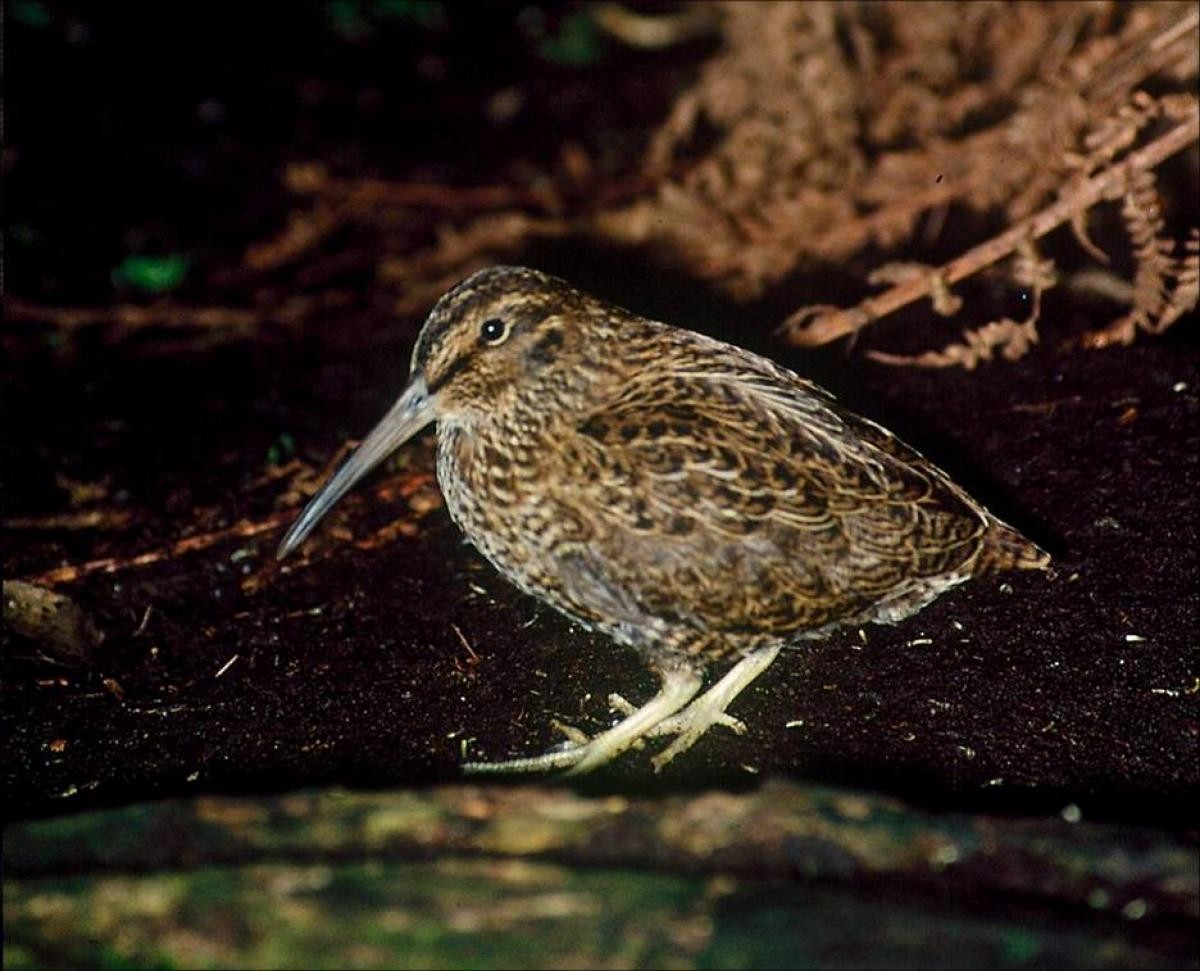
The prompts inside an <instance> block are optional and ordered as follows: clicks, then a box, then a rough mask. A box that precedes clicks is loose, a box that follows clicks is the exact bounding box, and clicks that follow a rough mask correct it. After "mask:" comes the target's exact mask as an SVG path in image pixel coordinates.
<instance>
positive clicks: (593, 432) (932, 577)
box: [279, 267, 1048, 772]
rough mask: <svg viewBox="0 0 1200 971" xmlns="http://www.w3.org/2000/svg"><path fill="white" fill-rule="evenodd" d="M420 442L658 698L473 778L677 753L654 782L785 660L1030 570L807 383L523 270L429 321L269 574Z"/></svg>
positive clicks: (1014, 536) (503, 541) (894, 449)
mask: <svg viewBox="0 0 1200 971" xmlns="http://www.w3.org/2000/svg"><path fill="white" fill-rule="evenodd" d="M434 421H436V422H437V424H438V442H437V446H438V447H437V456H438V458H437V474H438V481H439V483H440V484H441V488H442V491H443V493H444V494H445V498H446V505H447V508H448V509H449V511H450V515H451V517H452V518H453V519H454V521H455V522H456V523H457V524H458V526H459V527H460V528H461V529H462V531H463V532H464V533H465V534H466V535H467V537H468V538H469V539H470V540H471V542H472V543H474V544H475V546H476V547H478V549H479V550H480V552H482V553H483V555H484V556H486V557H487V558H488V559H489V560H490V561H491V562H492V564H494V565H495V567H496V569H498V570H499V571H500V573H501V574H503V575H504V576H505V577H507V578H508V579H509V580H511V581H512V582H513V583H515V584H516V585H517V586H518V587H520V588H521V589H522V590H524V591H525V592H526V593H529V594H532V595H533V596H535V597H538V598H540V599H541V600H543V601H545V602H546V603H548V604H550V605H551V606H553V607H555V608H557V609H558V610H559V611H561V612H562V613H564V614H566V615H567V616H568V617H570V618H571V619H573V620H575V621H577V622H578V623H580V624H582V625H584V626H586V627H589V628H592V629H595V630H599V631H603V632H604V633H605V634H607V635H609V636H610V637H611V638H612V639H613V640H615V641H617V642H618V643H620V644H623V645H625V646H627V647H631V648H633V649H634V650H635V651H637V652H638V653H639V655H640V656H641V658H642V660H643V661H644V662H645V663H646V664H647V665H649V666H650V668H652V669H653V670H654V672H655V673H656V674H657V675H658V677H659V679H660V681H661V687H660V690H659V692H658V694H656V695H655V696H654V697H653V698H652V699H651V700H650V701H648V702H647V703H646V704H644V705H642V706H641V707H640V708H635V707H634V706H632V705H629V704H628V703H625V702H624V701H623V700H622V699H620V698H619V697H617V698H615V699H614V701H615V702H616V704H617V705H618V707H620V708H621V710H622V711H623V712H624V714H625V717H624V719H623V720H622V721H620V722H619V723H618V724H616V725H615V726H614V727H613V728H611V729H609V730H607V731H605V732H603V733H601V734H599V735H596V736H595V737H593V738H591V739H590V740H586V741H583V742H579V743H577V744H575V745H574V746H572V747H570V748H565V749H561V750H554V751H551V752H549V753H547V754H545V755H541V756H535V757H532V758H522V759H515V760H512V761H507V762H495V763H468V764H467V765H466V766H465V768H466V769H467V770H469V771H489V772H490V771H501V772H512V771H539V770H546V769H559V768H569V769H570V770H571V771H572V772H584V771H588V770H590V769H594V768H596V767H597V766H599V765H602V764H603V763H605V762H607V761H609V760H610V759H612V758H614V757H615V756H616V755H618V754H619V753H620V752H622V751H624V750H625V749H627V748H628V747H629V746H630V745H632V744H633V743H634V742H636V741H637V740H638V739H641V738H643V737H647V736H656V735H674V739H673V741H672V742H671V743H670V745H668V746H667V747H666V748H665V749H664V750H663V751H662V753H661V754H659V755H658V756H657V758H655V759H654V765H655V768H661V767H662V766H663V765H665V764H666V763H667V762H669V761H670V760H671V759H672V758H674V757H675V756H676V755H678V754H679V753H681V752H683V751H685V750H686V749H688V748H689V747H690V746H691V745H692V744H693V743H694V742H695V741H696V740H697V739H698V738H700V736H701V735H703V734H704V733H705V732H706V731H707V730H708V729H709V728H710V727H712V726H713V725H716V724H721V725H726V726H728V727H731V728H733V729H734V730H737V731H742V730H744V726H742V724H741V723H740V722H738V721H737V720H736V719H734V718H732V717H731V716H729V715H728V714H726V709H727V707H728V706H729V704H730V703H731V702H732V701H733V700H734V698H736V697H737V695H738V694H739V693H740V692H741V691H742V690H743V689H744V688H746V686H747V685H749V684H750V683H751V682H752V681H753V680H754V679H755V678H756V677H757V676H758V675H759V674H761V673H762V672H763V671H764V670H766V668H767V667H768V666H769V665H770V664H771V662H772V661H774V660H775V657H776V655H778V653H779V652H780V650H781V649H782V648H783V647H784V646H785V645H788V644H791V643H794V642H795V641H797V640H800V639H802V638H813V637H822V636H824V635H826V634H828V633H829V632H830V631H832V630H834V629H836V628H838V627H841V626H845V625H857V624H862V623H865V622H876V623H893V622H895V621H898V620H900V619H902V618H904V617H907V616H909V615H910V614H913V613H915V612H916V611H918V610H920V609H921V608H922V607H924V606H926V605H927V604H928V603H930V602H931V601H932V600H934V599H935V598H936V597H938V596H939V595H940V594H941V593H943V592H944V591H946V590H948V589H950V588H951V587H953V586H955V585H956V584H959V583H962V582H963V581H965V580H968V579H970V578H971V577H973V576H977V575H979V574H981V573H985V572H988V571H994V570H1006V569H1014V568H1015V569H1030V568H1041V567H1044V566H1045V565H1046V563H1047V561H1048V558H1047V556H1046V555H1045V554H1044V553H1043V552H1042V551H1041V550H1039V549H1038V548H1037V547H1036V546H1034V545H1033V544H1032V543H1030V542H1029V541H1028V540H1026V539H1025V538H1024V537H1022V536H1021V535H1020V534H1019V533H1017V532H1016V531H1015V530H1013V529H1012V528H1011V527H1009V526H1007V525H1005V524H1004V523H1002V522H1001V521H1000V520H998V519H997V518H996V517H994V516H993V515H991V514H990V513H988V512H987V511H986V510H985V509H983V508H982V507H981V506H980V505H979V504H978V503H976V502H975V501H974V500H973V499H971V497H970V496H968V495H967V494H966V493H965V492H964V491H963V490H962V489H961V488H959V487H958V486H957V485H955V484H954V483H953V482H952V481H951V480H950V479H949V477H948V476H947V475H946V474H945V473H943V472H942V471H941V470H939V469H938V468H936V467H935V466H934V465H932V464H931V463H930V462H928V461H926V460H925V459H924V458H923V457H922V456H920V455H919V454H918V453H917V452H915V451H914V450H913V449H911V448H909V447H908V446H907V445H905V444H904V443H903V442H901V441H899V440H898V439H897V438H896V437H895V436H893V435H892V434H890V433H889V432H887V431H886V430H884V429H883V428H881V427H880V426H878V425H876V424H874V423H872V422H870V421H867V420H866V419H863V418H860V417H859V416H857V415H855V414H852V413H851V412H849V411H847V410H846V409H845V408H843V407H841V406H840V405H839V404H838V403H837V402H836V401H835V400H834V399H833V397H832V396H830V395H829V394H828V393H827V392H825V391H823V390H822V389H821V388H819V387H817V386H816V385H814V384H813V383H811V382H809V381H805V380H804V379H802V378H800V377H798V376H797V375H795V374H793V373H792V372H791V371H788V370H785V369H784V368H782V367H779V366H777V365H775V364H773V363H772V362H770V361H768V360H766V359H764V358H762V357H759V356H757V355H755V354H751V353H750V352H748V351H745V350H741V349H740V348H737V347H733V346H731V345H729V344H724V343H721V342H720V341H716V340H712V339H710V338H708V337H703V336H701V335H699V334H695V333H692V332H690V331H686V330H680V329H679V328H676V327H670V326H667V325H665V324H661V323H656V322H653V321H650V320H645V319H643V318H641V317H638V316H636V315H634V314H632V313H630V312H628V311H626V310H622V309H620V308H618V307H614V306H611V305H609V304H606V303H603V302H601V301H600V300H597V299H595V298H593V297H591V296H588V295H587V294H584V293H581V292H579V291H578V290H575V289H574V288H572V287H571V286H569V285H568V284H567V283H565V282H563V281H562V280H559V279H556V278H554V277H551V276H547V275H546V274H544V273H539V272H537V271H535V270H529V269H524V268H520V267H496V268H493V269H490V270H484V271H482V272H479V273H476V274H475V275H474V276H472V277H470V278H468V279H467V280H465V281H463V282H462V283H460V284H459V285H458V286H456V287H455V288H454V289H453V290H451V291H450V292H449V293H447V294H446V295H445V296H444V297H442V298H441V300H439V301H438V303H437V305H436V306H435V307H434V308H433V311H432V312H431V313H430V315H429V319H428V320H427V321H426V323H425V326H424V328H423V329H422V331H421V335H420V337H419V338H418V340H417V345H416V348H415V350H414V351H413V357H412V369H411V376H410V378H409V383H408V387H407V388H406V389H405V391H404V393H403V394H402V395H401V396H400V398H399V400H398V401H397V402H396V403H395V405H394V406H393V407H392V409H391V410H390V411H389V412H388V413H387V415H385V416H384V418H383V420H382V421H380V423H379V424H378V425H377V426H376V428H375V429H374V430H373V431H372V432H371V433H370V434H369V435H368V436H367V438H366V439H365V441H364V442H363V443H362V445H361V446H360V447H359V449H358V450H357V451H356V452H355V453H354V454H353V455H352V456H351V457H350V458H349V459H348V460H347V462H346V463H345V465H343V466H342V467H341V469H340V470H339V471H338V472H337V473H336V474H335V475H334V476H333V477H332V478H331V479H330V480H329V481H328V482H327V483H326V484H325V486H324V487H323V488H322V489H321V491H320V492H318V493H317V495H316V496H314V497H313V499H312V501H311V502H310V503H309V504H308V506H307V507H306V508H305V510H304V512H303V514H302V515H301V516H300V518H299V519H297V520H296V522H295V524H294V525H293V526H292V528H291V529H290V530H289V532H288V534H287V536H285V537H284V539H283V542H282V543H281V544H280V547H279V556H280V557H283V556H286V555H287V554H288V553H289V552H291V551H292V550H293V549H295V548H296V546H298V545H299V544H300V543H301V542H302V541H303V540H304V538H305V537H306V536H307V535H308V533H309V532H310V531H311V530H312V528H313V527H314V526H315V525H316V523H317V522H318V520H320V518H321V517H322V516H323V515H324V514H325V513H326V512H327V511H328V510H329V508H330V507H331V506H332V505H333V504H334V503H335V502H337V501H338V499H339V498H340V497H341V496H342V495H344V494H345V493H346V491H347V490H348V489H350V487H351V486H353V485H354V483H356V482H357V481H358V480H359V479H360V478H362V477H363V476H364V475H365V474H366V473H367V472H368V471H369V470H370V469H371V468H372V467H373V466H375V465H376V464H377V463H378V462H380V461H381V460H382V459H383V458H384V457H386V456H387V455H388V454H389V453H390V452H392V451H393V450H394V449H395V448H397V447H398V446H400V445H401V444H402V443H404V442H405V441H407V440H408V439H409V438H410V437H412V436H413V435H414V434H415V433H416V432H418V431H419V430H420V429H421V428H423V427H424V426H425V425H428V424H429V423H430V422H434ZM729 664H732V666H731V667H730V668H729V670H728V671H727V672H726V673H725V674H724V676H723V677H721V678H720V680H718V681H717V682H716V683H715V684H714V685H713V686H712V687H710V688H709V689H708V690H707V691H706V692H705V693H703V694H700V691H701V688H702V687H703V684H704V678H705V674H706V672H707V671H708V669H709V668H710V667H716V666H719V665H729ZM697 695H699V697H697Z"/></svg>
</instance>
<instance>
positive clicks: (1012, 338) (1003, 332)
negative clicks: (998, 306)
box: [867, 307, 1040, 371]
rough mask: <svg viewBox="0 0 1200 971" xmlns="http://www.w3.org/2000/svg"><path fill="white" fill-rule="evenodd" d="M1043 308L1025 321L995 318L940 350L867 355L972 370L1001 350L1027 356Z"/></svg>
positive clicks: (916, 364)
mask: <svg viewBox="0 0 1200 971" xmlns="http://www.w3.org/2000/svg"><path fill="white" fill-rule="evenodd" d="M1039 314H1040V309H1039V308H1037V307H1035V308H1034V312H1033V313H1032V314H1031V315H1030V316H1029V317H1028V318H1027V319H1025V320H1012V319H1011V318H1009V317H1005V318H1004V319H1003V320H994V321H992V322H991V323H990V324H984V325H983V326H982V327H979V328H976V329H975V330H969V331H967V332H966V333H965V334H964V335H963V339H962V340H961V341H956V342H954V343H953V344H947V345H946V346H945V347H943V348H942V349H941V350H940V351H925V352H924V353H922V354H888V353H887V352H885V351H867V357H869V358H871V359H872V360H875V361H879V362H880V363H881V364H898V365H905V366H909V367H928V368H943V367H961V368H964V369H965V370H967V371H973V370H974V369H975V368H976V367H978V366H979V364H980V362H983V361H990V360H991V359H992V358H993V357H995V356H996V352H997V351H999V353H1000V355H1001V356H1002V357H1004V358H1005V359H1006V360H1009V361H1016V360H1018V359H1020V358H1022V357H1024V356H1025V354H1026V353H1027V352H1028V350H1029V349H1030V348H1031V347H1032V346H1033V345H1034V344H1036V343H1037V342H1038V332H1037V319H1038V316H1039Z"/></svg>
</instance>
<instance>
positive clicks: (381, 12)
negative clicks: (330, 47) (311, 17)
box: [325, 0, 448, 41]
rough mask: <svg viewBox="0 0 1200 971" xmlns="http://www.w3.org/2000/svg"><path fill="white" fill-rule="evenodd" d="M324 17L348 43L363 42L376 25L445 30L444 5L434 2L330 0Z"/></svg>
mask: <svg viewBox="0 0 1200 971" xmlns="http://www.w3.org/2000/svg"><path fill="white" fill-rule="evenodd" d="M325 16H326V19H327V20H328V21H329V24H330V26H331V27H332V28H333V29H334V31H335V32H336V33H338V34H340V35H341V36H342V37H343V38H345V39H346V40H350V41H361V40H365V39H366V38H367V37H369V36H370V35H371V34H372V33H374V31H375V27H376V25H377V24H379V23H382V22H385V21H392V22H408V23H411V24H414V25H415V26H417V27H420V28H423V29H425V30H434V29H437V28H440V27H444V26H445V25H446V23H447V21H448V15H447V11H446V5H445V4H444V3H440V2H437V0H376V2H366V0H329V2H328V3H326V4H325Z"/></svg>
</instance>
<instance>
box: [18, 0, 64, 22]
mask: <svg viewBox="0 0 1200 971" xmlns="http://www.w3.org/2000/svg"><path fill="white" fill-rule="evenodd" d="M8 10H9V13H10V14H11V15H12V19H13V20H15V21H16V22H17V23H19V24H21V25H23V26H25V27H48V26H49V25H50V21H51V20H52V19H53V18H52V17H51V16H50V11H49V9H48V8H47V7H46V5H45V4H44V3H38V2H37V0H20V2H18V3H14V4H12V5H11V6H10V7H9V8H8Z"/></svg>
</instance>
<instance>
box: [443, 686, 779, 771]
mask: <svg viewBox="0 0 1200 971" xmlns="http://www.w3.org/2000/svg"><path fill="white" fill-rule="evenodd" d="M768 663H770V662H768ZM660 677H661V678H662V685H661V686H660V687H659V690H658V694H656V695H655V696H654V697H653V698H651V699H650V700H649V701H648V702H646V704H644V705H642V707H641V708H638V709H636V710H635V711H633V712H632V713H631V714H629V715H627V716H626V717H625V718H623V719H621V721H619V722H617V724H616V725H614V726H613V727H612V728H610V729H608V731H605V732H601V733H600V734H599V735H597V736H595V737H594V738H591V739H589V740H588V741H586V742H584V743H583V744H582V745H577V746H574V747H573V748H568V749H560V750H556V751H552V752H546V753H545V754H544V755H535V756H532V757H531V758H525V759H510V760H508V761H507V762H466V763H464V764H463V772H466V773H470V774H473V775H479V774H482V773H498V772H550V771H554V770H556V769H567V770H568V771H567V774H568V775H580V774H582V773H584V772H591V771H592V769H595V768H598V767H600V766H601V765H604V763H606V762H611V761H612V760H613V759H615V758H616V757H617V756H618V755H620V754H621V753H622V752H624V751H625V750H626V749H627V748H629V746H631V745H632V744H633V743H634V742H636V741H637V740H638V739H639V738H641V737H642V736H644V735H646V734H647V733H648V732H650V731H651V730H652V729H653V728H654V726H655V725H657V724H658V723H659V722H661V721H662V720H663V719H665V718H669V717H670V716H671V715H673V714H675V712H677V711H679V709H680V708H682V707H683V706H684V705H686V704H687V703H688V702H689V701H691V700H692V698H694V697H695V696H696V693H697V692H698V691H699V690H700V686H701V684H702V683H703V681H702V679H701V677H700V674H699V672H697V671H694V670H692V669H690V668H669V669H667V670H664V671H662V672H661V674H660ZM747 683H748V682H747ZM739 690H740V689H739ZM710 693H711V692H710ZM733 694H737V691H734V692H733ZM731 700H732V695H731Z"/></svg>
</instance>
